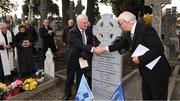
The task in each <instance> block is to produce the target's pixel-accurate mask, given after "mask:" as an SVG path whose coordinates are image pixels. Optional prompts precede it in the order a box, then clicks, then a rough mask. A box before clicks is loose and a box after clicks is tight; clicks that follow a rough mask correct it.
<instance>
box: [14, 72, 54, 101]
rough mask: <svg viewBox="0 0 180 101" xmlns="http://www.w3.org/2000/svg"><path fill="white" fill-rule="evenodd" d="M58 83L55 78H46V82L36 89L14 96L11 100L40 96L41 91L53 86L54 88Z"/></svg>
mask: <svg viewBox="0 0 180 101" xmlns="http://www.w3.org/2000/svg"><path fill="white" fill-rule="evenodd" d="M55 82H56V79H55V78H52V77H50V76H48V75H46V76H45V81H44V82H43V83H41V84H39V85H38V86H37V88H36V89H34V90H32V91H24V92H22V93H20V94H18V95H15V96H12V98H11V100H24V99H26V98H29V97H31V96H33V95H35V94H38V93H39V92H41V91H44V90H46V89H48V88H50V87H52V86H54V84H55Z"/></svg>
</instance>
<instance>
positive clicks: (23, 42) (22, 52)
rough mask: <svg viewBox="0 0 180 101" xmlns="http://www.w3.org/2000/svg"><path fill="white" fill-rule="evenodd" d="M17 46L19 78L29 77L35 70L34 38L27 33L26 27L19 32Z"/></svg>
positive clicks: (16, 40) (16, 37)
mask: <svg viewBox="0 0 180 101" xmlns="http://www.w3.org/2000/svg"><path fill="white" fill-rule="evenodd" d="M15 44H16V47H17V56H18V71H19V76H20V77H24V76H29V75H31V74H32V70H33V69H32V68H33V47H32V46H33V38H32V36H31V34H29V33H28V32H27V31H26V29H25V26H24V25H20V26H19V32H18V34H17V35H16V36H15Z"/></svg>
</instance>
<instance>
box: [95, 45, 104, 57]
mask: <svg viewBox="0 0 180 101" xmlns="http://www.w3.org/2000/svg"><path fill="white" fill-rule="evenodd" d="M104 52H107V50H106V48H105V47H100V46H97V47H94V48H93V53H95V54H96V55H100V54H102V53H104Z"/></svg>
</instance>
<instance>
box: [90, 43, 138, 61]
mask: <svg viewBox="0 0 180 101" xmlns="http://www.w3.org/2000/svg"><path fill="white" fill-rule="evenodd" d="M108 51H109V50H108V48H107V47H101V46H97V47H94V48H93V53H95V54H96V55H100V54H103V53H104V52H108ZM131 60H132V62H133V63H134V64H140V61H139V59H138V56H133V57H131Z"/></svg>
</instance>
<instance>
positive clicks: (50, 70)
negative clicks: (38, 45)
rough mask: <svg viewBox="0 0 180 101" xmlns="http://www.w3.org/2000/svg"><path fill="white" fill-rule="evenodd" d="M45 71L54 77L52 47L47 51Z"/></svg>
mask: <svg viewBox="0 0 180 101" xmlns="http://www.w3.org/2000/svg"><path fill="white" fill-rule="evenodd" d="M44 72H45V74H47V75H49V76H51V77H53V78H54V76H55V75H54V73H55V65H54V61H53V54H52V52H51V50H50V49H48V51H47V52H46V59H45V60H44Z"/></svg>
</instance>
